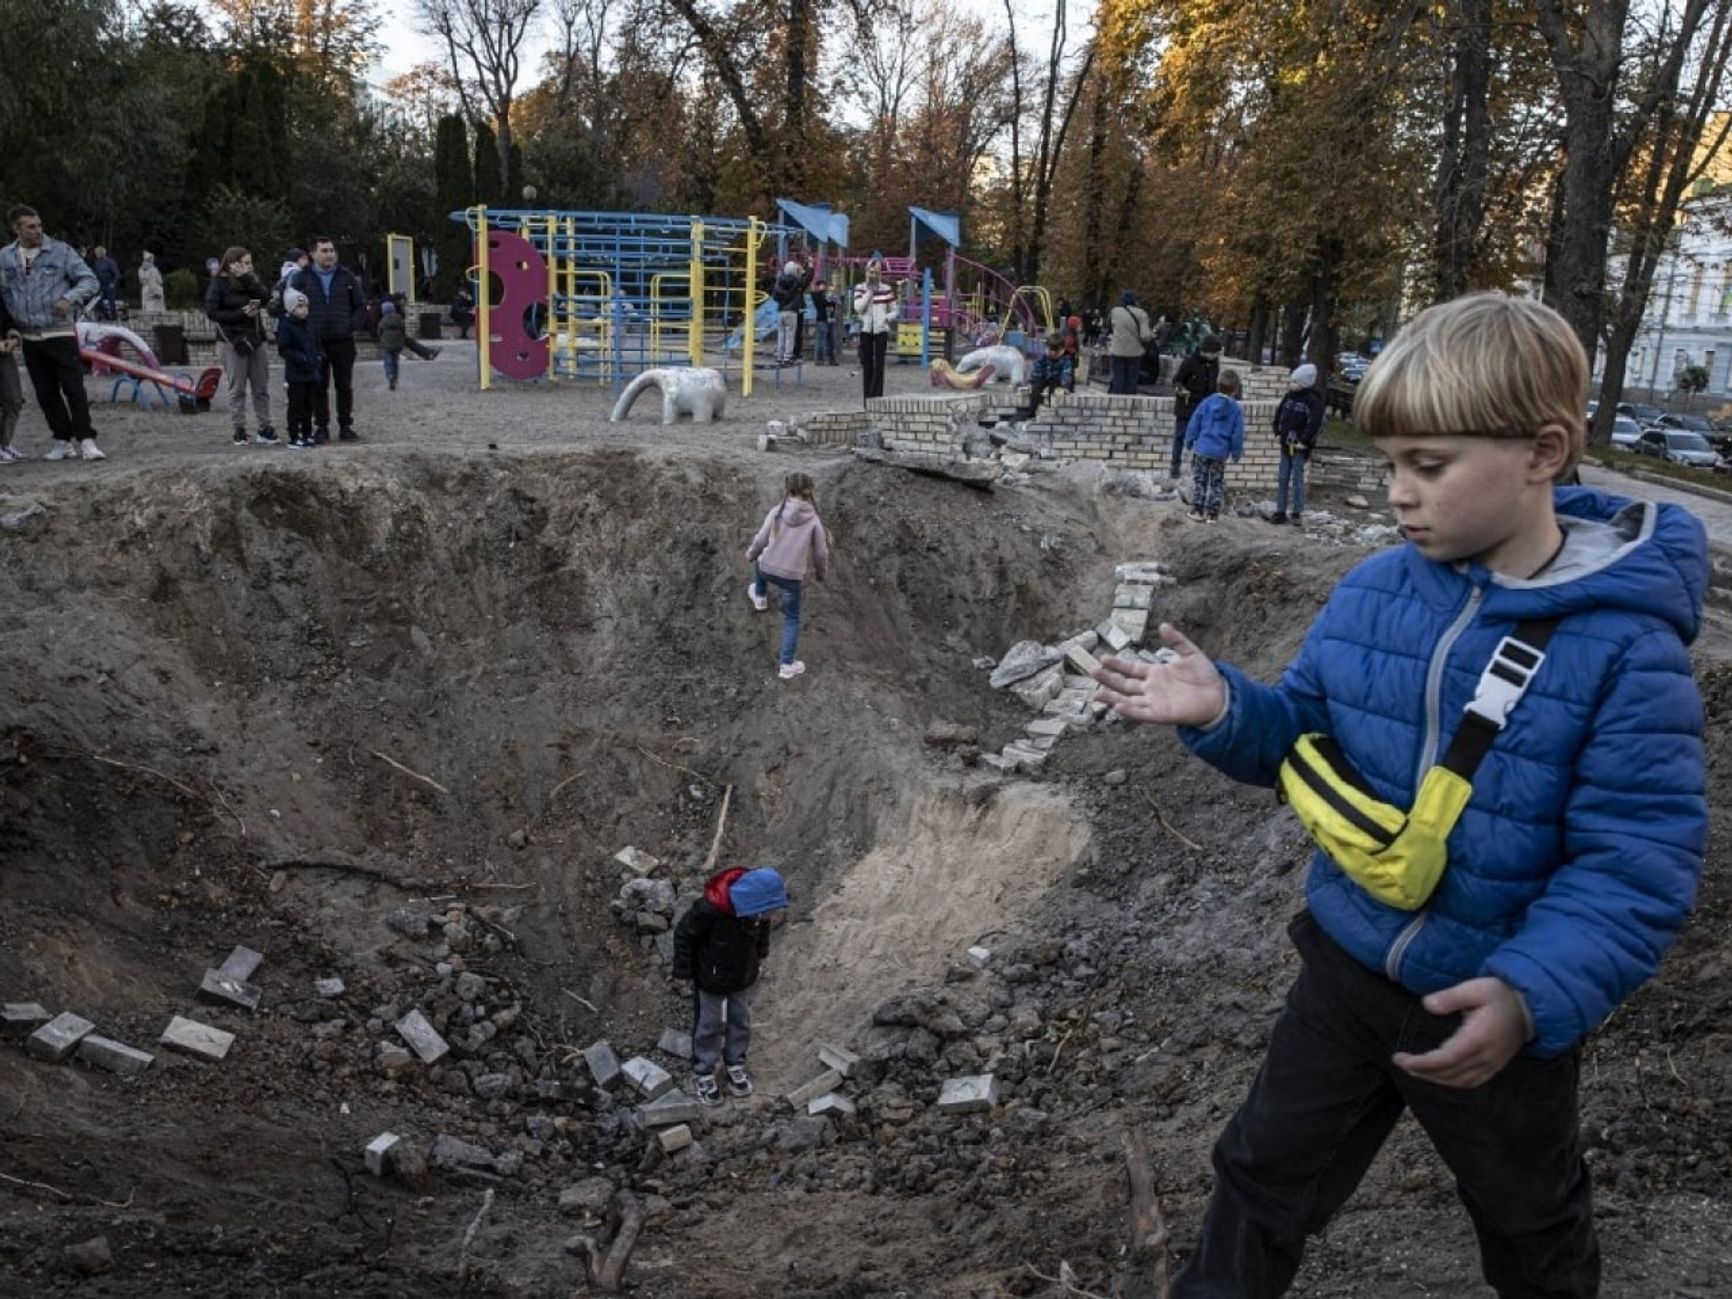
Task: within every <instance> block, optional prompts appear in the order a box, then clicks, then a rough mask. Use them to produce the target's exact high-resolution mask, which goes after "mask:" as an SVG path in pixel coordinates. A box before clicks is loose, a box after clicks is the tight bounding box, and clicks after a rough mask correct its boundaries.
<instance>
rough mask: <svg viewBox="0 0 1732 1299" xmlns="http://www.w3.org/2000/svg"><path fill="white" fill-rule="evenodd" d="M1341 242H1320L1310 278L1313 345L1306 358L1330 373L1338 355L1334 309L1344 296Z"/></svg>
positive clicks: (1329, 239)
mask: <svg viewBox="0 0 1732 1299" xmlns="http://www.w3.org/2000/svg"><path fill="white" fill-rule="evenodd" d="M1345 256H1346V249H1345V248H1344V247H1343V246H1342V243H1341V240H1339V239H1337V238H1335V237H1333V236H1326V237H1325V238H1323V239H1320V240H1319V241H1318V243H1317V270H1316V272H1315V273H1314V274H1313V275H1312V277H1311V346H1310V348H1309V349H1308V351H1307V353H1306V357H1307V359H1308V360H1309V361H1311V362H1312V364H1314V365H1315V366H1316V367H1317V369H1318V372H1319V373H1321V374H1328V373H1329V367H1330V363H1331V361H1332V360H1333V359H1334V356H1335V307H1336V302H1337V300H1338V298H1339V297H1340V294H1341V263H1342V260H1343V258H1344V257H1345Z"/></svg>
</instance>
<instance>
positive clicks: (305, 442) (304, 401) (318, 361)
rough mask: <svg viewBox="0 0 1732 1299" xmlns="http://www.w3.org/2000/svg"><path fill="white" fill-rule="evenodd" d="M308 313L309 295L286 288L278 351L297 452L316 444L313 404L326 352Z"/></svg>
mask: <svg viewBox="0 0 1732 1299" xmlns="http://www.w3.org/2000/svg"><path fill="white" fill-rule="evenodd" d="M307 315H308V304H307V295H306V294H304V293H302V292H301V291H300V290H299V289H284V290H283V317H282V319H281V320H279V321H277V354H278V355H279V356H281V357H282V358H283V383H284V384H286V385H287V386H288V390H289V445H290V446H291V447H293V448H295V449H296V450H297V451H299V450H304V449H305V448H308V447H311V446H312V445H313V404H314V402H315V401H316V400H317V399H318V393H319V385H320V383H322V382H323V381H324V374H325V355H324V353H323V352H322V351H320V350H319V340H318V339H317V338H315V337H314V336H313V327H312V325H310V324H309V323H308V322H307Z"/></svg>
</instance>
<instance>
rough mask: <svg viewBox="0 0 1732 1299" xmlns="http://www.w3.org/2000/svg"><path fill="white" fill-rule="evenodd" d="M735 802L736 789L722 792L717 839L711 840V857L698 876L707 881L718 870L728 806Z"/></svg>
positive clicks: (717, 820) (717, 821) (707, 859)
mask: <svg viewBox="0 0 1732 1299" xmlns="http://www.w3.org/2000/svg"><path fill="white" fill-rule="evenodd" d="M733 801H734V787H733V786H732V785H729V786H728V787H727V788H726V789H725V790H723V791H722V814H721V815H720V816H719V817H717V818H716V837H715V838H713V839H711V840H710V855H709V856H708V857H705V858H704V868H703V870H701V871H699V872H698V874H700V875H702V876H703V877H704V878H705V879H708V878H709V877H710V872H711V871H713V870H714V869H715V868H716V858H717V856H719V855H720V853H721V851H722V835H723V833H724V832H725V831H726V830H727V828H728V804H730V803H731V802H733Z"/></svg>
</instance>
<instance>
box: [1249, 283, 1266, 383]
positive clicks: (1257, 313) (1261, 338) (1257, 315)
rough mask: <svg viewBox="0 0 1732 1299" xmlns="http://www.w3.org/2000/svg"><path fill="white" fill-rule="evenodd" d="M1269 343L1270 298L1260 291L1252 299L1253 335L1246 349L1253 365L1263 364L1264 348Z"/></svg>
mask: <svg viewBox="0 0 1732 1299" xmlns="http://www.w3.org/2000/svg"><path fill="white" fill-rule="evenodd" d="M1268 344H1269V299H1267V298H1265V297H1264V296H1263V295H1262V294H1261V293H1259V294H1258V295H1257V296H1256V297H1255V298H1253V299H1252V300H1251V337H1250V340H1249V341H1248V342H1247V343H1246V345H1245V350H1246V351H1247V352H1249V353H1250V354H1251V358H1250V359H1251V364H1252V365H1262V364H1263V349H1264V348H1265V347H1267V346H1268Z"/></svg>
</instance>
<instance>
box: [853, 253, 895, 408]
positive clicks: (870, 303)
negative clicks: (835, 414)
mask: <svg viewBox="0 0 1732 1299" xmlns="http://www.w3.org/2000/svg"><path fill="white" fill-rule="evenodd" d="M854 314H855V315H856V316H858V317H859V318H860V374H861V377H862V379H863V381H864V383H865V392H866V396H868V397H882V396H883V395H884V355H885V353H886V352H887V351H889V348H890V331H891V330H893V329H895V328H896V316H897V308H896V286H895V285H893V284H891V283H890V282H889V281H887V280H886V279H885V278H884V263H883V262H882V261H880V260H879V259H878V258H876V257H874V258H872V260H871V261H869V262H867V263H866V278H865V279H864V280H862V281H861V282H860V283H859V284H857V285H855V286H854Z"/></svg>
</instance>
